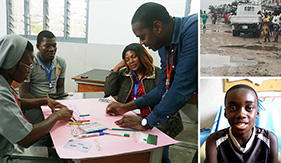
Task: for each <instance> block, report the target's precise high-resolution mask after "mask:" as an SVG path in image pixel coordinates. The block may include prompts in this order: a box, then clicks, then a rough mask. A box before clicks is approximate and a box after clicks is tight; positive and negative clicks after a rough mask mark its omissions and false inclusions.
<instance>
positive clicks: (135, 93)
mask: <svg viewBox="0 0 281 163" xmlns="http://www.w3.org/2000/svg"><path fill="white" fill-rule="evenodd" d="M132 72H133V74H134V75H135V76H136V78H137V82H136V83H135V89H134V100H135V99H137V92H138V87H139V85H140V82H141V79H140V80H138V76H137V74H136V73H135V72H134V71H132Z"/></svg>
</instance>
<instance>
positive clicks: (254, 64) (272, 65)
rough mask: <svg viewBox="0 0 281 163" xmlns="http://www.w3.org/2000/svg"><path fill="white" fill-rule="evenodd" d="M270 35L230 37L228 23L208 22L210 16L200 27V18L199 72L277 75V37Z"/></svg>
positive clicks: (280, 70) (280, 50) (280, 62)
mask: <svg viewBox="0 0 281 163" xmlns="http://www.w3.org/2000/svg"><path fill="white" fill-rule="evenodd" d="M201 21H202V20H201ZM270 39H271V42H263V41H264V40H263V39H262V38H254V37H253V36H252V35H251V34H249V35H244V34H241V35H240V36H239V37H233V36H232V29H231V26H229V25H225V24H224V23H222V22H219V23H217V24H211V23H210V19H209V20H208V21H207V28H206V30H202V22H201V24H200V53H201V55H200V67H201V70H200V71H201V76H281V59H280V58H281V38H280V41H279V42H278V43H276V42H272V41H273V40H274V39H273V38H272V37H271V38H270Z"/></svg>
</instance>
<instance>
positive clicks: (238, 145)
mask: <svg viewBox="0 0 281 163" xmlns="http://www.w3.org/2000/svg"><path fill="white" fill-rule="evenodd" d="M255 133H256V128H255V127H253V129H252V135H251V137H250V140H249V141H248V143H247V144H246V147H245V148H243V147H241V146H240V144H239V142H238V141H237V140H236V138H235V137H234V136H233V134H232V132H231V127H229V135H230V138H231V140H232V142H233V143H234V145H235V146H236V148H237V149H238V150H240V151H241V152H242V153H246V152H247V150H248V149H249V148H250V147H251V145H252V144H253V142H254V138H255Z"/></svg>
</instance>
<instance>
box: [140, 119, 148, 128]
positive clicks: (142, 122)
mask: <svg viewBox="0 0 281 163" xmlns="http://www.w3.org/2000/svg"><path fill="white" fill-rule="evenodd" d="M141 125H142V126H145V125H147V119H145V118H144V119H142V120H141Z"/></svg>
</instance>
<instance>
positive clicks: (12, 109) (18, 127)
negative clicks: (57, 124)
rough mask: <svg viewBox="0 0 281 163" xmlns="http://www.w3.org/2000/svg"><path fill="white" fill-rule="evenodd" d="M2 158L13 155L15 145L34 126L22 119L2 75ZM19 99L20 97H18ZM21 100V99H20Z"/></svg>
mask: <svg viewBox="0 0 281 163" xmlns="http://www.w3.org/2000/svg"><path fill="white" fill-rule="evenodd" d="M0 81H1V82H0V110H1V114H0V158H1V157H2V156H4V155H6V154H11V153H12V151H13V144H14V143H17V142H19V141H20V140H22V139H23V138H24V137H26V136H27V135H28V134H29V133H30V132H31V130H32V124H30V123H29V122H27V121H26V120H25V119H24V118H23V117H22V111H21V109H20V107H19V106H18V104H17V102H16V99H15V97H14V95H13V93H12V88H11V87H10V85H9V84H8V82H7V81H6V79H5V78H4V77H3V76H2V75H0ZM17 97H18V96H17ZM18 98H19V97H18Z"/></svg>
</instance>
